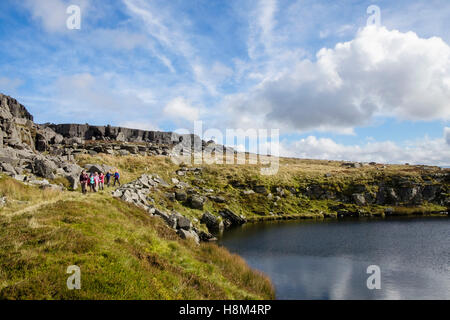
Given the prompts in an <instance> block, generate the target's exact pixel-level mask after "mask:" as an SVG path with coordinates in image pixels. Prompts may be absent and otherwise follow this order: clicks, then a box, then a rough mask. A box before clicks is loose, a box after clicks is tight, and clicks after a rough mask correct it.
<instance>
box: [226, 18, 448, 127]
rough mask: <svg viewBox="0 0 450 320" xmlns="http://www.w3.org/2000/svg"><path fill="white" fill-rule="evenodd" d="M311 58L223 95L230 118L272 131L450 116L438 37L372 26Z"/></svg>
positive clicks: (445, 68)
mask: <svg viewBox="0 0 450 320" xmlns="http://www.w3.org/2000/svg"><path fill="white" fill-rule="evenodd" d="M316 57H317V60H316V61H311V60H308V59H303V60H301V61H298V62H297V63H293V65H292V67H291V68H290V69H288V70H287V71H283V72H282V73H278V74H275V75H274V76H272V77H271V78H270V79H264V81H262V82H261V83H260V84H259V85H257V86H255V87H254V88H253V89H252V90H251V91H249V92H247V93H241V94H238V95H234V96H230V97H228V101H227V103H228V105H227V109H228V110H230V113H231V114H238V117H235V118H234V121H237V122H238V123H239V121H240V119H242V118H245V115H244V116H243V114H242V113H245V114H247V115H248V116H250V117H251V118H252V121H253V122H254V121H256V120H259V121H260V122H261V123H265V124H266V125H267V124H269V125H270V126H272V127H273V126H274V125H278V126H280V127H283V128H286V129H287V128H289V129H291V130H300V131H307V130H334V131H347V132H348V131H350V130H351V128H354V127H356V126H362V125H367V124H368V123H370V122H371V120H372V119H373V118H374V117H375V116H392V117H396V118H400V119H407V120H435V119H450V102H449V101H450V47H449V46H448V45H447V44H446V43H445V42H444V41H443V40H442V39H440V38H436V37H434V38H429V39H422V38H419V37H418V36H417V35H416V34H415V33H413V32H408V33H402V32H399V31H395V30H393V31H389V30H387V29H386V28H377V27H375V26H371V27H366V28H364V29H362V30H360V31H359V32H358V33H357V35H356V37H355V39H354V40H352V41H349V42H345V43H338V44H337V45H336V46H335V48H333V49H326V48H324V49H321V50H320V51H319V52H318V53H317V55H316ZM242 111H243V112H242ZM254 115H258V116H257V117H255V116H254ZM243 125H245V123H243Z"/></svg>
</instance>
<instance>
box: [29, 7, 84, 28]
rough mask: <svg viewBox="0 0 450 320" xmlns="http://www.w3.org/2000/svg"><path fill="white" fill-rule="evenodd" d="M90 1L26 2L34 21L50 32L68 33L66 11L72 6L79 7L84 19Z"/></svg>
mask: <svg viewBox="0 0 450 320" xmlns="http://www.w3.org/2000/svg"><path fill="white" fill-rule="evenodd" d="M88 3H89V0H75V1H70V2H69V1H67V0H45V1H41V0H25V1H24V5H25V7H26V8H27V9H28V10H30V12H31V14H32V17H33V19H34V20H37V21H39V22H40V23H42V25H43V27H44V28H45V30H47V31H49V32H65V31H67V27H66V21H67V18H68V17H69V15H68V14H67V12H66V10H67V8H68V7H69V6H70V5H78V6H80V8H81V10H82V11H81V13H82V17H83V12H84V10H85V9H86V8H87V7H88Z"/></svg>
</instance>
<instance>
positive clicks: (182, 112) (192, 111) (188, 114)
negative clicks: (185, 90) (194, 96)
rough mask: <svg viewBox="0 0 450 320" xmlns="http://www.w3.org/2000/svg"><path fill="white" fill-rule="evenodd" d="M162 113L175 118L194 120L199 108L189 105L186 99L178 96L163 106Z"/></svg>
mask: <svg viewBox="0 0 450 320" xmlns="http://www.w3.org/2000/svg"><path fill="white" fill-rule="evenodd" d="M164 114H165V115H167V116H170V117H173V118H175V119H181V120H188V121H195V120H197V119H198V117H199V110H198V109H197V108H195V107H193V106H191V105H190V104H189V102H188V101H186V99H184V98H182V97H178V98H175V99H173V100H171V101H169V103H168V104H167V105H166V106H165V107H164Z"/></svg>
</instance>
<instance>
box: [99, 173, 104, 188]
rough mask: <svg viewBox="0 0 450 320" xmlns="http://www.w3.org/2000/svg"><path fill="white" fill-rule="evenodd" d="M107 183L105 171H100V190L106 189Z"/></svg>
mask: <svg viewBox="0 0 450 320" xmlns="http://www.w3.org/2000/svg"><path fill="white" fill-rule="evenodd" d="M104 185H105V175H104V174H103V172H100V175H99V176H98V190H104Z"/></svg>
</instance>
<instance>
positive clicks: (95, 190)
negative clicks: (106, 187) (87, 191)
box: [94, 172, 100, 192]
mask: <svg viewBox="0 0 450 320" xmlns="http://www.w3.org/2000/svg"><path fill="white" fill-rule="evenodd" d="M99 185H100V177H99V175H98V172H96V173H94V192H97V191H98V186H99Z"/></svg>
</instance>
